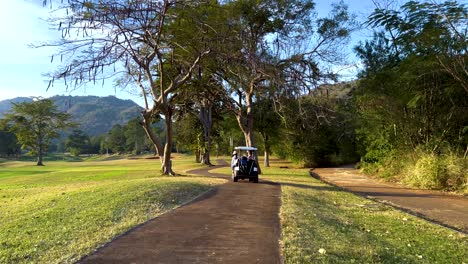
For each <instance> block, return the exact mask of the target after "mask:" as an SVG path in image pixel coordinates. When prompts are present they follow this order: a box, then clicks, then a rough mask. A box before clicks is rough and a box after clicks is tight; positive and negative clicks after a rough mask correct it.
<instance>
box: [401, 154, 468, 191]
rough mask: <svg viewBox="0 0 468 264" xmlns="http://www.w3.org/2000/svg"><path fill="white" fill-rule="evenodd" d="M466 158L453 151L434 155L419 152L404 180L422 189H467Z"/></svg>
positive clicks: (467, 163) (467, 166) (467, 167)
mask: <svg viewBox="0 0 468 264" xmlns="http://www.w3.org/2000/svg"><path fill="white" fill-rule="evenodd" d="M467 171H468V160H467V159H464V158H462V157H458V156H456V155H455V154H453V153H450V154H447V155H434V154H428V153H420V154H419V157H418V160H417V162H416V163H415V164H414V165H413V166H411V167H409V168H408V169H407V172H406V177H405V179H404V182H405V183H407V184H409V185H411V186H415V187H419V188H424V189H437V190H449V191H462V192H466V191H467V190H468V173H467Z"/></svg>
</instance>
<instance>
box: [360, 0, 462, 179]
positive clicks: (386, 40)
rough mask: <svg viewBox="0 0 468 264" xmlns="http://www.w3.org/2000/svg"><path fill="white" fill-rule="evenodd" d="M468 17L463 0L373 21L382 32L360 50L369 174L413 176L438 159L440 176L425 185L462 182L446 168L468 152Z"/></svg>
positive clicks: (377, 15)
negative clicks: (448, 159)
mask: <svg viewBox="0 0 468 264" xmlns="http://www.w3.org/2000/svg"><path fill="white" fill-rule="evenodd" d="M467 13H468V9H467V6H466V5H464V4H459V3H457V2H455V1H446V2H443V3H435V2H429V1H424V2H416V1H410V2H407V3H405V4H404V5H402V6H401V7H399V8H395V9H383V8H379V9H376V10H375V11H374V12H373V13H372V14H371V15H370V17H369V19H368V25H370V26H371V27H372V28H373V29H375V34H374V38H373V39H371V40H368V41H366V42H365V43H361V44H360V46H358V47H357V48H356V51H357V54H358V56H359V57H360V58H362V60H363V62H364V66H365V68H364V71H363V72H362V73H361V76H362V77H363V78H362V80H361V81H360V82H359V83H358V87H357V89H356V91H355V92H354V95H355V97H356V98H355V106H356V113H357V115H358V116H357V122H356V123H357V125H358V126H357V136H358V139H359V142H360V144H359V145H360V148H361V152H362V155H363V158H362V160H363V161H364V163H363V164H364V165H365V166H367V167H368V168H376V169H378V171H383V172H384V173H385V175H384V176H386V177H389V176H393V175H397V174H400V175H402V174H403V173H402V172H403V171H404V172H405V173H404V174H405V175H413V173H411V170H412V167H411V166H414V164H421V163H420V162H424V161H425V160H431V161H433V162H435V163H437V164H436V165H437V166H435V167H433V168H436V169H435V171H433V173H434V175H435V176H434V177H432V176H429V175H430V173H426V172H425V173H424V175H423V176H421V179H424V181H425V183H423V184H424V185H426V186H438V187H447V186H449V185H451V184H452V183H453V182H457V179H456V177H459V176H456V177H455V176H453V175H459V174H457V173H456V172H454V171H451V170H452V169H451V168H452V167H451V165H447V163H445V165H444V156H450V155H452V157H453V156H455V157H457V156H458V157H462V156H463V154H464V153H465V151H466V150H467V149H468V140H467V138H468V137H467V134H466V132H467V131H468V130H467V129H466V124H467V122H468V119H467V115H466V114H465V112H466V108H467V106H468V103H467V100H466V93H467V89H466V84H467V81H468V75H467V74H466V73H467V72H466V63H467V59H468V57H467V50H468V42H467V41H466V39H467V38H466V37H467V35H466V34H467V32H468V31H467V30H468V26H467V25H468V18H467V17H466V14H467ZM382 44H384V45H382ZM402 157H407V158H402ZM406 160H409V162H407V163H405V161H406ZM452 163H453V164H455V163H461V164H463V163H464V161H457V162H452ZM426 165H427V164H426ZM425 167H430V166H425ZM428 170H429V169H428ZM414 172H415V174H417V173H418V172H417V170H416V169H415V171H414ZM431 173H432V172H431ZM431 177H432V178H431ZM450 177H455V178H452V179H450ZM460 177H463V176H460ZM432 180H434V181H435V182H432V183H430V184H427V182H430V181H432ZM451 182H452V183H451Z"/></svg>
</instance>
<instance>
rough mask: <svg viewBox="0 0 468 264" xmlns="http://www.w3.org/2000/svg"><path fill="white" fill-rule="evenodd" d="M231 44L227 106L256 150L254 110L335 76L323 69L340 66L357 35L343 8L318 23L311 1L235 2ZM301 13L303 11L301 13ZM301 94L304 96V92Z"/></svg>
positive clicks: (226, 70)
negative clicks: (266, 95)
mask: <svg viewBox="0 0 468 264" xmlns="http://www.w3.org/2000/svg"><path fill="white" fill-rule="evenodd" d="M228 5H230V7H231V8H232V11H231V12H232V17H231V18H230V19H231V20H230V23H231V24H232V25H233V27H234V30H233V32H234V34H232V40H231V42H232V44H230V46H229V48H230V49H227V50H228V52H229V53H228V54H226V56H224V57H223V58H222V61H221V63H220V64H221V65H223V67H221V70H220V72H219V75H220V76H221V77H222V78H223V79H224V81H225V83H226V84H227V93H226V99H227V100H226V102H227V103H226V105H227V107H228V108H229V109H230V110H231V111H232V112H233V113H234V115H235V116H236V119H237V122H238V124H239V127H240V129H241V130H242V132H243V133H244V137H245V143H246V145H247V146H251V145H253V144H254V137H253V135H254V134H253V131H254V107H255V106H254V105H255V101H256V100H257V99H259V96H261V93H262V91H264V90H265V89H267V88H268V87H272V85H271V84H272V83H276V84H275V85H274V87H276V88H277V89H284V90H287V91H286V93H288V94H292V93H294V92H292V90H293V89H296V88H297V90H298V91H295V93H296V94H297V93H299V94H301V93H302V92H303V91H304V89H305V90H311V89H313V86H314V85H315V84H317V83H319V82H320V81H322V80H325V79H327V78H333V77H335V74H332V73H329V72H327V71H326V70H325V68H326V67H322V68H321V67H320V63H324V64H326V65H325V66H329V64H330V63H336V62H337V61H339V58H340V57H339V56H338V54H339V52H338V51H339V47H340V46H341V45H342V44H344V43H345V41H346V40H347V39H348V37H349V33H350V31H351V30H352V29H353V28H352V27H353V25H354V24H353V23H354V20H353V17H352V16H350V15H349V14H348V11H347V6H346V5H345V4H344V3H343V2H340V3H339V4H336V5H334V6H333V11H332V13H331V16H330V17H327V18H316V17H314V15H313V9H314V6H315V4H314V3H313V2H312V1H308V0H290V1H279V0H278V1H254V0H245V1H232V2H229V4H228ZM298 10H300V11H298ZM299 90H300V91H299Z"/></svg>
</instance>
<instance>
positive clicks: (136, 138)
mask: <svg viewBox="0 0 468 264" xmlns="http://www.w3.org/2000/svg"><path fill="white" fill-rule="evenodd" d="M140 122H141V118H138V117H137V118H134V119H131V120H129V121H128V122H127V124H126V125H125V126H124V127H123V130H124V135H125V138H126V139H127V141H126V145H127V148H128V150H133V153H134V154H140V153H141V151H142V150H143V149H144V148H145V147H146V146H145V137H146V135H145V130H144V129H143V128H142V127H141V125H140Z"/></svg>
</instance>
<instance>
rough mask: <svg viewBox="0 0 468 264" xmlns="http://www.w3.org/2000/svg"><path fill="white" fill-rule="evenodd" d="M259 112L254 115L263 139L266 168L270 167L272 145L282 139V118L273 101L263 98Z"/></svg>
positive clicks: (258, 103) (258, 102)
mask: <svg viewBox="0 0 468 264" xmlns="http://www.w3.org/2000/svg"><path fill="white" fill-rule="evenodd" d="M256 106H257V108H256V109H257V111H255V113H254V119H255V124H256V126H255V130H256V131H257V132H259V133H260V135H261V136H262V139H263V147H264V151H265V152H264V153H265V154H264V162H263V165H264V166H265V167H270V155H271V147H272V143H273V142H275V141H277V140H278V138H279V137H280V134H281V130H282V125H281V119H280V116H279V115H278V114H277V113H276V112H275V107H274V103H273V100H271V99H269V98H261V99H260V100H259V101H257V105H256Z"/></svg>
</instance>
